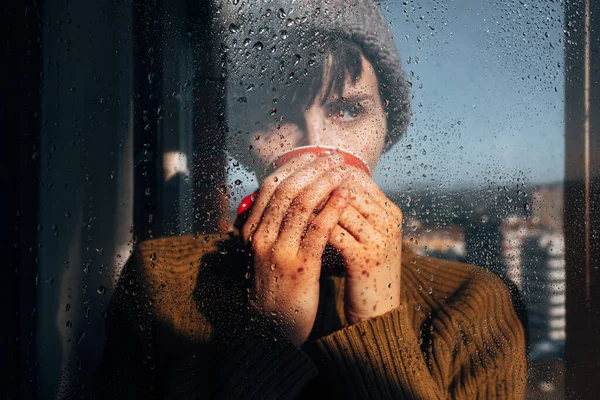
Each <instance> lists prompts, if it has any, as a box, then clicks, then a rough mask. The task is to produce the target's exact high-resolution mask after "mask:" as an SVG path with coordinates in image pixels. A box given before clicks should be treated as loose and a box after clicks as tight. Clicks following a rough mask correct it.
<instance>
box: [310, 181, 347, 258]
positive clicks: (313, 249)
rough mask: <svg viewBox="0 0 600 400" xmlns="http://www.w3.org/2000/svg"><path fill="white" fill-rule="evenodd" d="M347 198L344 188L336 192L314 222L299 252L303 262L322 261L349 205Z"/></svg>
mask: <svg viewBox="0 0 600 400" xmlns="http://www.w3.org/2000/svg"><path fill="white" fill-rule="evenodd" d="M347 196H348V193H347V192H346V189H344V188H339V189H336V190H334V192H333V193H332V194H331V198H330V199H329V200H328V201H327V204H325V207H323V209H322V210H321V212H320V213H319V214H318V215H317V216H316V217H315V218H314V219H313V220H312V222H311V223H310V225H309V226H308V230H307V232H306V235H305V236H304V238H303V239H302V243H301V244H300V250H299V251H298V256H299V257H300V259H301V260H302V259H306V260H307V261H308V260H313V261H314V260H320V259H321V256H322V255H323V251H324V250H325V246H326V245H327V242H328V240H329V236H331V233H332V231H333V230H334V229H335V227H336V226H337V223H338V221H339V219H340V216H341V215H342V213H343V212H344V210H345V209H346V207H347V205H348V201H347V200H346V197H347Z"/></svg>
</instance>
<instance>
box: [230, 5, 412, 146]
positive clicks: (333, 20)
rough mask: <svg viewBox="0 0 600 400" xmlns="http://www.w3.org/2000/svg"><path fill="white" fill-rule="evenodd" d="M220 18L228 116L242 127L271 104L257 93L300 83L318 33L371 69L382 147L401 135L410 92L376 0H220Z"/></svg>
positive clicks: (317, 49) (314, 50)
mask: <svg viewBox="0 0 600 400" xmlns="http://www.w3.org/2000/svg"><path fill="white" fill-rule="evenodd" d="M233 3H237V4H235V5H234V4H233ZM223 14H224V15H225V19H224V21H223V24H224V25H225V29H226V30H227V31H226V35H225V36H224V37H225V43H226V51H227V53H228V59H229V65H228V74H229V84H228V93H229V97H230V98H229V101H228V103H229V108H230V109H229V115H233V116H234V118H235V117H238V118H241V119H242V121H246V122H247V121H250V120H251V119H256V117H257V116H260V114H261V113H264V112H266V111H269V110H270V109H271V107H273V105H272V104H270V103H269V101H270V100H271V98H268V100H269V101H267V100H266V99H263V98H261V93H263V94H264V93H265V92H267V93H270V94H272V95H273V96H271V97H276V95H277V92H278V91H279V89H280V88H281V87H285V86H289V85H291V84H294V83H297V84H303V81H302V80H303V79H304V77H305V75H306V74H307V71H310V67H311V65H312V64H311V63H313V62H314V59H313V57H314V56H315V55H316V54H318V53H319V52H321V51H322V49H321V48H320V47H319V37H320V36H319V35H321V36H327V37H329V38H331V37H334V38H335V39H336V40H337V39H338V38H339V39H340V40H349V41H352V42H354V43H356V44H358V45H359V47H360V49H361V51H362V53H363V55H364V56H365V57H366V58H367V59H368V60H369V61H370V62H371V64H373V66H374V68H375V71H376V74H377V78H378V81H379V84H380V94H381V97H382V100H383V102H384V108H385V112H386V114H387V121H388V124H387V125H388V129H387V130H388V140H387V141H386V149H387V148H389V147H390V145H391V144H393V143H394V142H395V141H396V140H397V139H398V138H399V137H400V136H401V135H402V134H403V133H404V132H405V130H406V127H407V124H408V121H409V116H410V93H409V89H408V86H407V84H406V78H405V73H404V70H403V69H402V60H401V58H400V55H399V54H398V51H397V49H396V47H395V45H394V42H393V39H392V36H391V33H390V31H389V29H388V27H387V25H386V22H385V19H384V17H383V15H382V13H381V11H380V9H379V5H378V3H376V2H373V1H372V0H305V1H293V0H274V1H273V0H270V1H269V0H267V1H261V2H258V1H246V2H244V1H239V2H227V5H224V11H223ZM257 89H259V90H257ZM261 89H262V90H261ZM263 97H264V96H263ZM267 97H268V96H267ZM244 105H245V106H244ZM249 118H251V119H249Z"/></svg>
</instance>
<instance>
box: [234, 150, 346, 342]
mask: <svg viewBox="0 0 600 400" xmlns="http://www.w3.org/2000/svg"><path fill="white" fill-rule="evenodd" d="M348 175H349V170H348V168H346V167H345V166H344V165H343V159H342V157H341V156H340V155H332V156H328V157H321V158H317V157H316V156H314V155H312V154H304V155H301V156H299V157H297V158H295V159H294V160H291V161H289V162H288V163H286V164H285V165H284V166H282V167H281V168H279V169H277V170H276V171H275V172H274V173H273V174H272V175H270V176H269V177H267V179H265V180H264V182H263V184H262V185H261V188H260V190H259V194H258V197H257V198H256V201H255V203H254V205H253V207H252V211H251V213H250V215H249V217H248V220H247V221H246V224H245V225H244V227H243V229H242V236H243V238H244V241H245V242H246V243H247V244H250V246H251V252H252V258H253V262H254V297H255V303H256V304H255V305H256V307H257V309H258V310H259V311H260V312H261V313H262V314H264V315H267V316H272V317H273V318H274V319H275V320H276V321H277V322H278V323H281V324H283V327H284V331H285V334H286V336H287V338H288V339H289V340H290V341H291V342H292V343H293V344H295V345H296V346H301V345H302V344H303V343H304V342H305V341H306V339H307V338H308V336H309V334H310V332H311V330H312V327H313V325H314V322H315V318H316V315H317V308H318V305H319V277H320V274H321V257H322V255H323V251H324V249H325V246H326V244H327V241H328V238H329V237H330V235H331V233H332V231H333V230H334V228H335V227H336V225H337V224H338V220H339V218H340V216H341V215H342V213H343V212H344V210H345V209H346V206H347V204H348V203H347V200H346V198H347V197H349V194H350V193H349V191H348V189H345V188H341V185H342V184H343V183H344V181H345V179H346V177H347V176H348ZM323 203H324V204H325V205H324V207H323V208H322V209H320V211H318V214H317V215H316V216H314V212H315V210H317V209H318V208H319V207H320V205H321V204H323Z"/></svg>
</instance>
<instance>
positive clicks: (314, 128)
mask: <svg viewBox="0 0 600 400" xmlns="http://www.w3.org/2000/svg"><path fill="white" fill-rule="evenodd" d="M303 125H304V126H303V128H304V144H303V145H305V146H313V145H321V146H331V145H333V143H332V142H333V141H334V138H332V137H331V135H330V134H329V133H328V132H327V129H326V126H325V113H324V110H323V109H322V108H321V107H318V106H312V107H311V108H309V109H308V110H307V111H306V112H305V113H304V124H303Z"/></svg>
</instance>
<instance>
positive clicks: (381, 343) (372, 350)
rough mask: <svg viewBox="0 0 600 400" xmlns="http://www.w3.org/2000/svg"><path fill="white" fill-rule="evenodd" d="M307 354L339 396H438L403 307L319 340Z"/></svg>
mask: <svg viewBox="0 0 600 400" xmlns="http://www.w3.org/2000/svg"><path fill="white" fill-rule="evenodd" d="M307 351H308V352H309V354H310V355H311V356H312V357H313V360H314V361H315V363H316V364H317V366H318V367H319V370H320V372H321V373H322V374H324V375H325V376H326V379H327V380H328V381H330V382H332V383H333V384H335V385H336V386H337V387H336V390H337V391H338V392H340V391H341V392H343V396H341V397H343V398H349V399H366V398H377V399H399V398H403V399H435V398H438V397H439V392H438V391H437V388H436V385H435V382H434V381H433V378H432V376H431V374H430V373H429V371H428V369H427V367H426V365H425V362H424V360H423V357H422V355H421V350H420V348H419V346H418V343H417V340H416V336H415V333H414V330H413V329H412V327H411V325H410V323H409V321H408V318H407V317H406V314H405V313H404V312H403V311H402V308H398V309H396V310H393V311H390V312H389V313H386V314H384V315H381V316H378V317H375V318H372V319H369V320H365V321H361V322H359V323H357V324H354V325H350V326H348V327H346V328H344V329H342V330H339V331H336V332H334V333H332V334H330V335H328V336H325V337H322V338H320V339H319V340H317V341H315V342H314V343H312V344H311V346H310V348H307Z"/></svg>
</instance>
